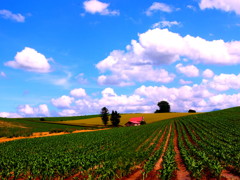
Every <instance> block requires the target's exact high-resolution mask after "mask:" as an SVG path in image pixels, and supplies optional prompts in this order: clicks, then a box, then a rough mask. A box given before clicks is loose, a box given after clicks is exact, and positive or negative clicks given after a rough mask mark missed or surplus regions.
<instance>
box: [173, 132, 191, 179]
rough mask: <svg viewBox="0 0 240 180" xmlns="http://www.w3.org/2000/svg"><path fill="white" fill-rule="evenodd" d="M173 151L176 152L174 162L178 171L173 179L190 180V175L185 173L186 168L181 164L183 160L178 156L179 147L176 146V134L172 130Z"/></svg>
mask: <svg viewBox="0 0 240 180" xmlns="http://www.w3.org/2000/svg"><path fill="white" fill-rule="evenodd" d="M173 142H174V151H175V152H176V156H175V161H176V163H177V168H178V170H177V171H176V173H175V178H174V179H184V180H190V179H191V177H190V173H189V172H188V171H187V168H186V166H185V165H184V163H183V159H182V157H181V155H180V151H179V146H178V133H177V130H176V129H175V130H174V139H173Z"/></svg>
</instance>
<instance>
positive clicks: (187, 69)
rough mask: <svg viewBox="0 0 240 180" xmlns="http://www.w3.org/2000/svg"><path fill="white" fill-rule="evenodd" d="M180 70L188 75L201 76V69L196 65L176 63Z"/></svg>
mask: <svg viewBox="0 0 240 180" xmlns="http://www.w3.org/2000/svg"><path fill="white" fill-rule="evenodd" d="M176 69H177V71H178V72H180V73H182V74H184V75H185V76H187V77H197V76H199V70H198V68H197V67H196V66H194V65H188V66H183V65H182V64H181V63H180V64H177V65H176Z"/></svg>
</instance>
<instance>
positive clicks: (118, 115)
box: [110, 111, 121, 127]
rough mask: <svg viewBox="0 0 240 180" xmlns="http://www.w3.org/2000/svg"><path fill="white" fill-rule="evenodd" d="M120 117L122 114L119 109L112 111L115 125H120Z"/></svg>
mask: <svg viewBox="0 0 240 180" xmlns="http://www.w3.org/2000/svg"><path fill="white" fill-rule="evenodd" d="M120 118H121V116H120V114H119V113H118V112H117V111H112V114H111V118H110V120H111V122H112V125H113V126H114V127H117V126H118V125H119V123H120Z"/></svg>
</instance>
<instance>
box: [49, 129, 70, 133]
mask: <svg viewBox="0 0 240 180" xmlns="http://www.w3.org/2000/svg"><path fill="white" fill-rule="evenodd" d="M59 132H69V133H71V132H73V130H71V129H51V130H50V131H49V133H50V134H51V133H59Z"/></svg>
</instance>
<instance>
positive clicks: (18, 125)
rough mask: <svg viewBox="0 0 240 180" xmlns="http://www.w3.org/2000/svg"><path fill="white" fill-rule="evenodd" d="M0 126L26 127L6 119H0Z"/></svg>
mask: <svg viewBox="0 0 240 180" xmlns="http://www.w3.org/2000/svg"><path fill="white" fill-rule="evenodd" d="M0 128H27V127H25V126H23V125H21V124H18V123H11V122H6V121H0Z"/></svg>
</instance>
